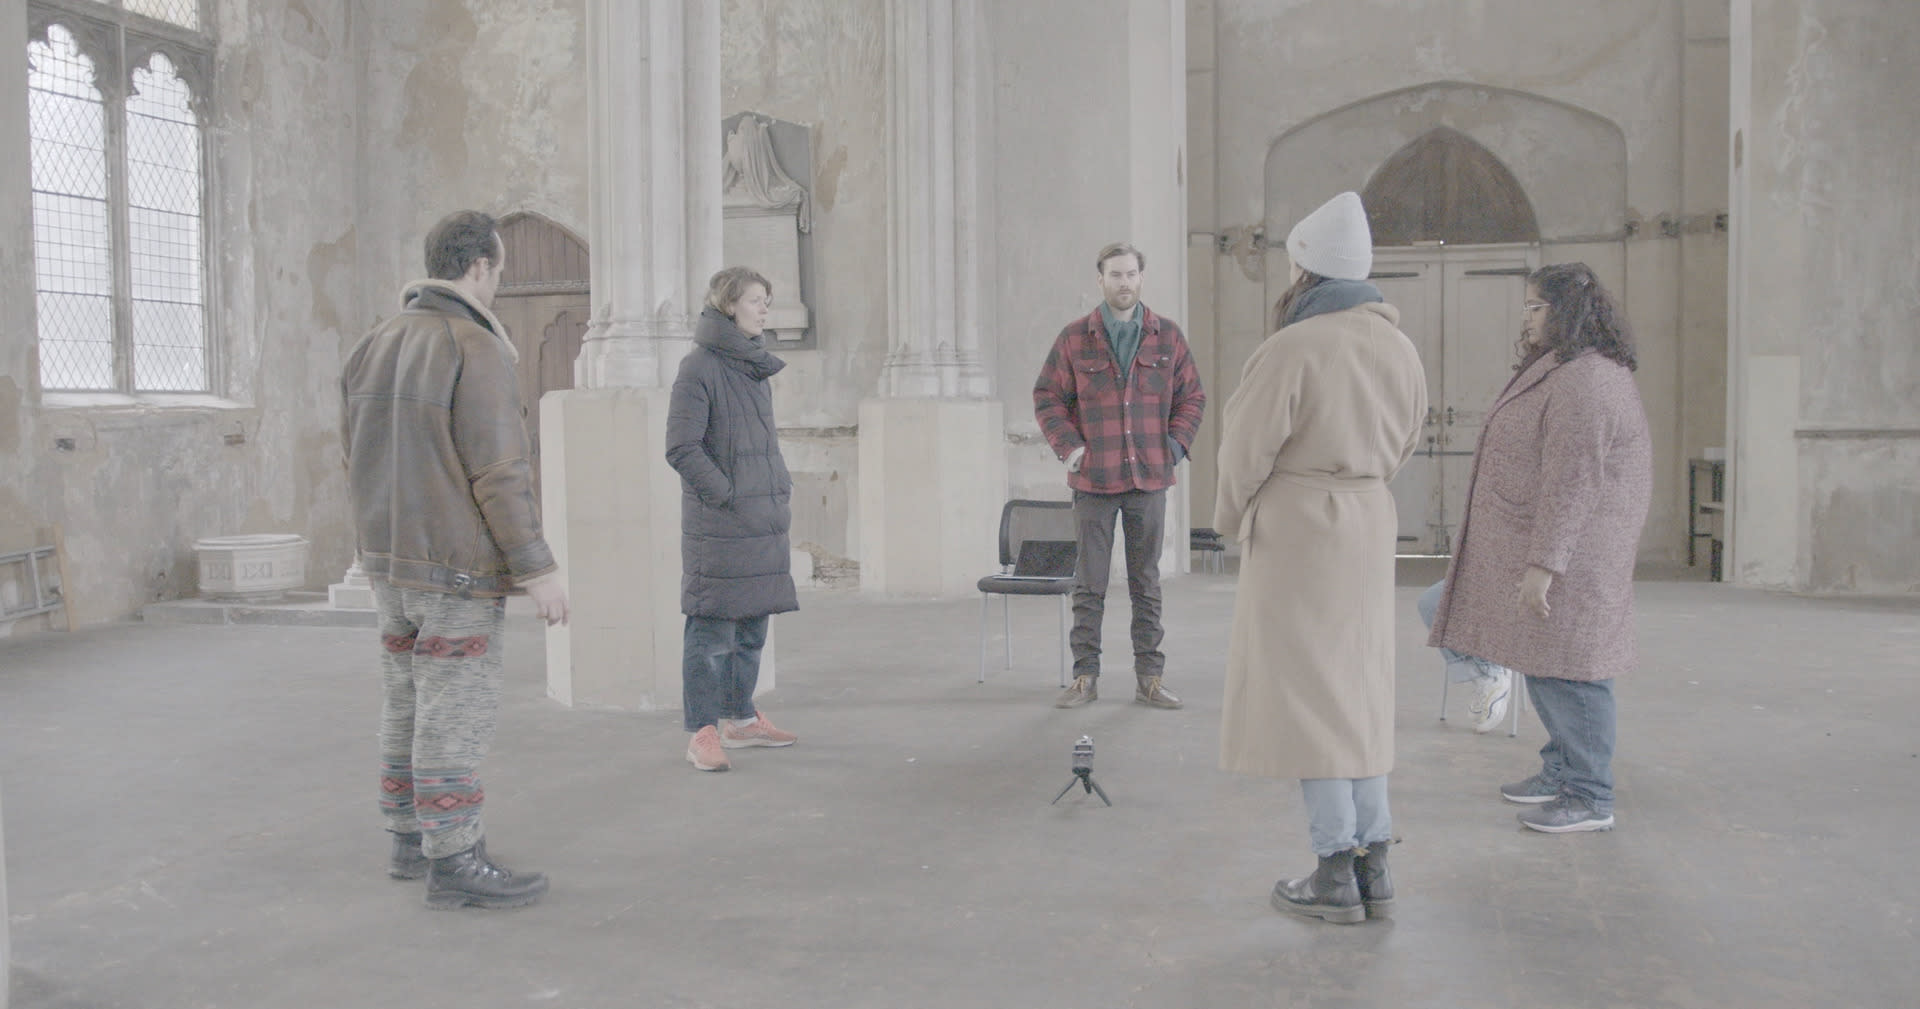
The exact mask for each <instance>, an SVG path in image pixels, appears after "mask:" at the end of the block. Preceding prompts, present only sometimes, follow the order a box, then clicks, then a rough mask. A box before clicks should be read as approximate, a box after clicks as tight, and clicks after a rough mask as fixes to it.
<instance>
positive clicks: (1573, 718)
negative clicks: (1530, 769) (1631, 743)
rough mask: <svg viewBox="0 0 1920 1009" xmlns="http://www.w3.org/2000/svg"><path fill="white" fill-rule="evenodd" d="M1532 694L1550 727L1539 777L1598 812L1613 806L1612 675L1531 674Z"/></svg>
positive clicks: (1535, 707) (1529, 689)
mask: <svg viewBox="0 0 1920 1009" xmlns="http://www.w3.org/2000/svg"><path fill="white" fill-rule="evenodd" d="M1527 694H1528V695H1529V696H1530V697H1532V698H1533V712H1534V714H1536V715H1539V716H1540V724H1541V725H1544V726H1546V729H1547V745H1545V746H1542V747H1541V748H1540V777H1541V778H1542V779H1544V780H1545V781H1546V782H1547V783H1548V784H1550V785H1558V786H1560V794H1561V795H1570V796H1573V797H1574V798H1576V799H1580V800H1583V801H1585V802H1586V804H1587V805H1588V806H1590V807H1592V808H1593V811H1594V812H1596V813H1602V814H1605V813H1611V812H1613V725H1614V707H1613V681H1612V680H1594V681H1591V682H1582V681H1580V680H1558V679H1554V678H1553V677H1551V676H1529V677H1527Z"/></svg>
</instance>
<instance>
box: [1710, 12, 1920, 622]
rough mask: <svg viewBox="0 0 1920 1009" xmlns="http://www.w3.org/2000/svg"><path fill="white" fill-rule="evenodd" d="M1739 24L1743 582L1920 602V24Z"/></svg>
mask: <svg viewBox="0 0 1920 1009" xmlns="http://www.w3.org/2000/svg"><path fill="white" fill-rule="evenodd" d="M1733 20H1734V30H1733V37H1734V42H1733V49H1734V95H1733V102H1734V114H1733V125H1734V127H1735V130H1736V132H1735V152H1736V153H1735V160H1734V164H1735V170H1734V183H1733V184H1734V190H1735V196H1734V200H1735V211H1736V214H1735V222H1734V226H1735V229H1734V243H1733V244H1734V252H1733V270H1734V280H1733V286H1734V295H1733V302H1734V316H1735V318H1734V333H1733V337H1732V342H1733V351H1734V352H1733V361H1734V368H1735V370H1736V374H1735V386H1736V388H1735V391H1734V393H1733V399H1734V402H1733V403H1732V404H1731V405H1730V409H1729V414H1730V415H1731V416H1732V418H1733V423H1734V424H1735V427H1736V431H1735V439H1736V440H1735V446H1736V449H1737V451H1736V455H1735V458H1734V460H1733V474H1734V479H1735V481H1736V485H1737V489H1738V495H1739V497H1738V501H1737V504H1738V505H1739V509H1738V511H1737V513H1736V525H1735V530H1734V549H1733V560H1732V563H1733V569H1734V575H1735V577H1737V578H1738V579H1739V580H1741V581H1743V582H1746V583H1748V584H1753V585H1761V586H1769V587H1779V588H1791V589H1798V590H1802V591H1816V592H1899V593H1911V592H1920V338H1917V337H1916V335H1915V332H1916V330H1915V323H1914V319H1915V318H1916V316H1920V281H1917V280H1916V279H1915V276H1916V275H1915V272H1914V269H1913V240H1914V239H1913V236H1914V235H1915V234H1920V194H1916V192H1915V189H1914V179H1915V178H1916V177H1920V149H1916V147H1915V143H1914V138H1913V131H1912V130H1911V129H1910V128H1908V127H1907V125H1906V124H1907V120H1903V119H1901V118H1900V116H1901V113H1900V112H1898V111H1897V110H1900V109H1904V108H1908V107H1910V106H1911V104H1912V100H1913V98H1914V97H1915V96H1920V69H1917V68H1916V67H1915V66H1914V63H1913V61H1912V59H1911V58H1910V54H1911V53H1912V52H1913V51H1914V50H1915V48H1916V47H1920V7H1917V6H1915V5H1913V4H1910V3H1904V2H1899V0H1807V2H1804V3H1803V2H1787V0H1738V2H1736V3H1735V5H1734V14H1733ZM1908 118H1909V119H1910V117H1908Z"/></svg>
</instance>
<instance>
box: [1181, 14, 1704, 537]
mask: <svg viewBox="0 0 1920 1009" xmlns="http://www.w3.org/2000/svg"><path fill="white" fill-rule="evenodd" d="M1189 10H1190V12H1193V13H1194V14H1195V15H1196V16H1197V20H1196V21H1194V22H1190V23H1192V24H1194V26H1195V27H1194V30H1195V31H1200V30H1206V31H1210V32H1211V33H1212V36H1213V45H1212V46H1211V48H1210V49H1208V50H1203V53H1204V55H1205V56H1206V57H1207V58H1208V59H1209V60H1210V62H1211V65H1210V66H1208V67H1207V68H1206V70H1207V79H1206V84H1207V86H1208V87H1210V88H1211V89H1213V90H1214V91H1215V98H1214V100H1213V102H1212V103H1211V104H1210V105H1208V106H1203V107H1199V108H1196V110H1195V121H1194V123H1193V127H1192V129H1193V133H1194V135H1196V136H1208V137H1212V138H1214V150H1213V154H1212V157H1211V159H1209V160H1210V161H1211V163H1212V165H1213V178H1212V180H1211V187H1210V188H1211V193H1212V198H1211V199H1210V200H1206V201H1200V200H1196V201H1195V203H1194V206H1193V211H1192V212H1193V214H1194V219H1195V220H1196V221H1200V222H1205V224H1206V226H1207V227H1208V229H1209V230H1213V231H1225V232H1229V233H1232V232H1233V230H1234V229H1244V228H1247V227H1250V226H1252V225H1254V224H1257V223H1260V222H1262V221H1265V220H1267V219H1268V218H1270V217H1273V216H1274V214H1275V208H1274V207H1271V206H1269V205H1268V192H1269V188H1268V174H1267V173H1268V172H1269V171H1270V170H1271V166H1270V163H1269V150H1270V148H1271V146H1272V145H1273V143H1274V141H1275V140H1276V139H1277V138H1279V137H1280V136H1281V135H1283V134H1285V133H1286V132H1287V131H1289V130H1291V129H1294V128H1296V127H1299V126H1301V125H1302V124H1304V123H1308V122H1310V121H1312V120H1313V119H1315V118H1316V117H1318V116H1321V115H1323V114H1325V113H1328V112H1331V111H1333V110H1336V109H1340V108H1342V107H1344V106H1348V105H1352V104H1354V103H1358V102H1362V101H1364V100H1366V99H1369V98H1372V97H1375V96H1379V95H1383V94H1386V93H1388V92H1393V91H1398V90H1401V89H1406V88H1414V87H1419V86H1426V85H1432V84H1436V83H1440V82H1457V83H1462V84H1469V85H1475V86H1479V87H1481V88H1486V89H1504V90H1506V91H1511V92H1521V93H1525V94H1528V95H1535V96H1539V97H1540V98H1544V99H1548V100H1550V101H1552V102H1558V103H1563V104H1565V105H1568V106H1572V107H1574V108H1577V109H1580V110H1584V111H1585V112H1588V113H1592V114H1593V115H1595V116H1598V117H1601V118H1603V119H1605V120H1607V121H1610V122H1611V123H1612V124H1613V125H1614V126H1616V127H1617V128H1618V131H1619V135H1620V137H1621V138H1622V139H1623V140H1624V143H1625V157H1626V178H1625V199H1626V216H1627V217H1628V218H1629V219H1638V220H1643V221H1645V222H1647V223H1646V225H1645V226H1644V227H1642V229H1641V231H1640V233H1639V234H1638V235H1637V236H1636V237H1635V240H1633V241H1629V242H1627V243H1625V244H1624V247H1623V245H1622V243H1619V242H1612V243H1605V244H1599V245H1593V244H1574V245H1557V246H1548V247H1547V248H1545V249H1544V250H1543V253H1542V258H1543V261H1546V262H1553V261H1557V260H1563V259H1571V258H1585V259H1588V260H1589V261H1590V262H1592V263H1593V265H1594V267H1595V268H1596V270H1598V271H1599V272H1600V274H1601V276H1602V277H1603V278H1604V279H1606V280H1607V282H1608V283H1610V284H1612V285H1614V286H1616V287H1618V288H1624V295H1625V298H1624V300H1625V302H1626V306H1627V311H1628V314H1629V316H1630V318H1631V319H1632V321H1633V323H1634V327H1635V331H1636V335H1637V336H1638V339H1639V341H1640V348H1641V355H1640V357H1641V369H1640V371H1639V373H1638V381H1639V383H1640V388H1641V394H1642V396H1643V398H1644V400H1645V402H1646V405H1647V412H1648V419H1649V421H1650V422H1651V424H1652V425H1653V429H1654V439H1655V452H1656V458H1655V467H1656V468H1655V490H1654V494H1655V498H1654V506H1653V512H1652V515H1651V516H1650V518H1649V520H1648V524H1647V529H1646V532H1645V534H1644V535H1643V537H1642V541H1641V554H1642V557H1643V559H1660V560H1665V559H1671V558H1675V557H1678V556H1679V555H1680V554H1681V552H1682V550H1683V548H1684V539H1683V531H1684V526H1685V522H1686V515H1685V508H1686V488H1685V486H1684V481H1683V476H1684V473H1685V460H1686V458H1687V456H1688V455H1689V454H1692V453H1693V452H1695V451H1696V448H1695V444H1694V443H1695V442H1704V443H1707V444H1717V443H1718V441H1717V438H1716V433H1715V432H1713V431H1712V430H1711V428H1712V427H1713V425H1712V423H1711V419H1710V418H1709V419H1708V420H1707V421H1706V422H1704V423H1703V422H1700V421H1699V420H1698V417H1699V413H1698V412H1695V413H1693V414H1690V415H1689V416H1693V417H1694V418H1695V423H1694V426H1695V427H1701V428H1705V429H1706V430H1702V431H1701V432H1699V433H1695V434H1692V435H1690V436H1689V435H1685V434H1683V411H1682V403H1683V401H1684V400H1686V399H1688V398H1689V397H1691V396H1692V395H1693V394H1694V390H1696V389H1698V388H1701V387H1704V388H1705V389H1706V390H1707V392H1708V394H1711V391H1712V389H1713V387H1714V385H1713V383H1714V380H1713V379H1712V378H1705V379H1702V378H1698V377H1697V376H1696V377H1695V378H1694V379H1691V380H1689V381H1687V383H1686V384H1685V388H1684V390H1683V383H1682V370H1683V359H1690V360H1694V361H1696V362H1697V361H1699V360H1700V358H1701V357H1702V355H1701V354H1700V353H1698V352H1694V353H1683V347H1682V332H1683V331H1682V328H1681V294H1682V292H1681V284H1682V258H1681V256H1682V254H1681V250H1680V244H1681V243H1680V242H1679V241H1678V240H1675V239H1671V238H1667V237H1664V236H1662V235H1661V234H1660V229H1659V228H1658V227H1657V226H1656V225H1655V224H1654V223H1653V221H1654V219H1656V218H1657V217H1659V216H1660V215H1662V214H1670V215H1676V216H1677V215H1680V214H1681V213H1682V212H1683V210H1685V211H1692V210H1694V208H1693V207H1691V206H1689V204H1688V201H1686V200H1683V188H1682V176H1683V172H1682V166H1683V155H1684V153H1685V151H1686V150H1687V145H1688V144H1689V143H1694V142H1697V143H1699V144H1701V145H1704V149H1705V150H1707V151H1708V152H1712V151H1714V150H1717V149H1718V148H1719V145H1720V143H1721V141H1720V140H1719V139H1718V138H1716V137H1713V136H1712V135H1711V134H1710V133H1704V132H1695V133H1693V134H1688V136H1690V137H1694V138H1697V139H1696V140H1688V139H1686V138H1683V131H1682V120H1683V113H1684V112H1685V111H1686V110H1687V108H1688V106H1687V105H1686V101H1687V96H1686V93H1685V89H1684V88H1683V64H1684V59H1683V56H1684V43H1685V37H1686V28H1685V23H1684V18H1683V3H1682V2H1681V0H1618V2H1610V3H1606V4H1592V3H1586V2H1579V0H1209V2H1207V3H1204V4H1197V5H1190V7H1189ZM1705 33H1706V30H1703V32H1702V34H1705ZM1696 83H1700V79H1699V78H1696ZM1700 101H1701V103H1703V104H1702V106H1701V107H1702V108H1703V109H1704V110H1705V112H1704V115H1706V116H1708V117H1710V116H1711V115H1712V114H1713V112H1712V110H1713V108H1714V104H1715V103H1714V101H1713V99H1712V98H1711V97H1710V96H1709V97H1705V98H1702V99H1700ZM1721 101H1722V102H1724V99H1721ZM1496 104H1497V103H1496ZM1414 111H1415V112H1418V111H1419V110H1414ZM1489 111H1490V112H1491V113H1492V114H1494V115H1496V116H1500V115H1504V114H1506V112H1510V111H1511V110H1502V109H1501V108H1497V107H1494V108H1490V109H1489ZM1461 114H1462V115H1470V114H1477V113H1473V112H1472V110H1471V109H1469V110H1468V111H1467V112H1463V113H1461ZM1203 116H1204V117H1206V118H1207V119H1208V120H1209V121H1207V122H1205V123H1202V122H1201V121H1200V119H1201V117H1203ZM1468 125H1470V126H1473V125H1478V126H1481V127H1485V129H1484V130H1483V131H1482V132H1483V133H1485V134H1487V135H1488V136H1500V135H1503V134H1504V135H1507V136H1512V137H1513V138H1514V142H1513V143H1511V144H1510V145H1509V148H1510V149H1509V150H1505V151H1502V152H1501V153H1502V156H1503V157H1506V158H1508V159H1509V161H1510V167H1511V168H1512V169H1513V170H1514V172H1515V174H1516V175H1517V176H1519V177H1520V178H1522V179H1528V178H1529V177H1530V176H1531V177H1535V178H1538V177H1539V176H1541V175H1542V174H1543V173H1549V174H1550V173H1552V172H1553V171H1554V164H1555V158H1556V157H1557V156H1558V154H1557V150H1556V149H1555V148H1554V147H1553V146H1552V145H1551V140H1550V138H1546V137H1541V136H1534V135H1531V134H1529V133H1528V132H1527V131H1528V130H1529V129H1531V127H1528V126H1526V124H1523V123H1517V122H1507V121H1496V122H1487V123H1479V124H1474V123H1469V124H1468ZM1701 126H1702V129H1704V126H1705V124H1704V123H1702V124H1701ZM1383 128H1384V127H1383ZM1516 131H1518V132H1516ZM1346 139H1347V140H1348V141H1352V140H1354V138H1346ZM1348 146H1351V143H1349V144H1348ZM1388 146H1392V145H1388ZM1390 153H1391V151H1386V152H1385V153H1383V154H1382V155H1381V156H1380V157H1381V159H1384V157H1385V156H1386V154H1390ZM1709 156H1710V155H1709ZM1199 163H1200V162H1199V160H1198V159H1196V164H1199ZM1377 167H1378V166H1377V164H1369V165H1354V166H1352V167H1351V171H1350V172H1349V177H1348V178H1347V179H1346V188H1353V189H1356V190H1357V189H1360V188H1361V187H1362V186H1364V185H1365V183H1366V181H1367V178H1368V177H1369V176H1370V175H1371V173H1372V171H1373V170H1374V169H1375V168H1377ZM1536 187H1537V188H1542V189H1543V190H1545V191H1543V192H1541V193H1537V194H1530V195H1533V196H1534V198H1535V202H1536V204H1538V203H1540V202H1542V197H1551V196H1552V191H1551V187H1550V186H1548V185H1546V184H1545V183H1537V184H1536ZM1696 191H1697V192H1699V193H1700V194H1701V196H1702V198H1703V200H1704V201H1705V202H1709V203H1710V202H1712V197H1713V195H1715V194H1713V193H1711V191H1708V190H1699V189H1697V190H1696ZM1548 202H1553V203H1558V204H1564V205H1570V206H1573V207H1574V208H1575V212H1573V213H1570V214H1568V215H1566V219H1565V220H1564V221H1557V220H1556V219H1555V217H1554V216H1553V215H1552V214H1551V213H1549V214H1545V215H1543V217H1542V226H1543V228H1544V229H1548V230H1549V231H1551V232H1553V233H1552V234H1550V235H1549V236H1548V237H1550V238H1552V237H1561V238H1566V237H1573V236H1577V235H1579V234H1580V233H1581V227H1580V226H1581V225H1584V224H1586V223H1588V222H1589V219H1593V218H1594V217H1595V215H1594V214H1593V213H1590V212H1587V213H1582V212H1579V210H1580V204H1579V201H1578V200H1558V201H1554V200H1549V201H1548ZM1722 206H1724V205H1722ZM1305 209H1311V208H1310V207H1308V208H1305ZM1588 209H1589V210H1590V209H1591V208H1588ZM1714 209H1720V208H1718V207H1716V208H1714ZM1708 212H1709V213H1710V212H1711V211H1708ZM1283 216H1286V217H1289V218H1292V217H1295V216H1297V215H1296V214H1295V212H1294V209H1292V208H1289V209H1288V210H1287V211H1286V213H1285V214H1284V215H1283ZM1290 223H1291V222H1290V221H1288V222H1287V223H1285V224H1282V225H1278V226H1276V225H1275V224H1273V223H1272V222H1270V221H1269V222H1268V228H1269V234H1268V235H1267V238H1268V240H1269V241H1274V242H1278V241H1279V240H1281V239H1283V238H1284V237H1285V229H1286V228H1287V227H1290ZM1199 226H1200V225H1196V227H1199ZM1276 230H1277V231H1278V232H1279V233H1278V234H1275V233H1273V232H1274V231H1276ZM1194 253H1195V257H1196V260H1197V259H1198V258H1199V257H1200V256H1202V255H1204V254H1205V249H1204V247H1201V246H1196V247H1195V250H1194ZM1710 254H1711V253H1707V255H1710ZM1272 256H1274V257H1280V256H1283V254H1282V253H1279V252H1277V251H1276V252H1274V253H1272ZM1269 265H1270V264H1269ZM1196 269H1198V267H1196ZM1207 272H1208V274H1209V275H1210V276H1211V277H1213V278H1214V280H1213V283H1212V284H1211V285H1210V289H1209V287H1208V286H1207V285H1203V284H1196V285H1195V288H1194V291H1195V297H1196V298H1197V299H1198V298H1208V297H1210V298H1211V300H1212V302H1213V304H1212V310H1211V312H1206V311H1205V310H1202V315H1211V317H1212V319H1213V321H1214V324H1215V326H1216V327H1217V332H1216V333H1214V334H1210V335H1209V337H1208V338H1210V339H1212V340H1214V341H1217V346H1218V347H1219V348H1220V353H1219V355H1218V356H1217V358H1216V361H1215V370H1214V372H1213V373H1212V374H1210V375H1209V376H1208V378H1209V379H1211V382H1210V388H1211V389H1212V390H1213V391H1214V394H1215V395H1217V396H1218V397H1219V399H1218V400H1217V401H1218V402H1224V399H1225V397H1226V396H1227V395H1228V394H1229V393H1230V392H1231V390H1232V388H1233V386H1234V385H1235V384H1237V379H1238V375H1239V371H1240V368H1241V367H1242V366H1243V365H1244V362H1245V357H1246V353H1247V352H1248V348H1251V347H1253V346H1257V345H1258V343H1259V342H1260V340H1261V339H1263V338H1264V337H1265V336H1266V335H1267V332H1266V326H1265V316H1266V313H1267V311H1268V308H1269V297H1268V296H1269V295H1270V294H1272V293H1274V292H1273V291H1271V290H1270V288H1271V285H1270V284H1269V283H1268V278H1267V274H1270V273H1271V272H1273V271H1272V269H1271V268H1269V269H1265V270H1261V269H1255V270H1253V272H1252V279H1250V278H1249V275H1248V273H1247V271H1245V270H1243V269H1242V267H1241V266H1240V265H1239V264H1236V263H1235V262H1234V261H1233V260H1232V259H1230V258H1228V257H1217V258H1216V261H1215V268H1214V269H1213V270H1211V271H1207ZM1688 277H1689V279H1692V280H1695V281H1697V282H1698V283H1700V284H1703V285H1711V284H1712V283H1714V278H1713V276H1712V275H1711V274H1710V272H1707V271H1705V270H1703V269H1696V270H1693V271H1692V272H1690V273H1689V274H1688ZM1722 290H1723V289H1722ZM1718 294H1719V291H1715V290H1705V291H1703V292H1702V293H1701V294H1700V296H1699V298H1698V299H1697V300H1696V301H1694V302H1690V304H1692V305H1693V312H1692V315H1691V317H1690V322H1689V325H1688V326H1687V328H1686V330H1685V333H1686V334H1687V338H1688V339H1690V340H1694V341H1704V342H1710V341H1712V340H1713V339H1715V334H1716V333H1717V332H1721V331H1723V330H1724V311H1721V312H1718V313H1716V312H1715V311H1714V309H1713V305H1714V304H1715V301H1716V295H1718ZM1236 348H1238V349H1236ZM1721 371H1722V373H1724V369H1721ZM1710 439H1711V440H1710ZM1197 503H1198V502H1197ZM1210 503H1211V495H1210V494H1209V495H1206V503H1205V504H1201V505H1199V507H1198V509H1197V510H1198V511H1199V512H1200V513H1201V514H1203V515H1204V514H1205V512H1206V511H1207V507H1208V506H1209V505H1210Z"/></svg>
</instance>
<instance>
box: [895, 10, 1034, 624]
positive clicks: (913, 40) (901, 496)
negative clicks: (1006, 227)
mask: <svg viewBox="0 0 1920 1009" xmlns="http://www.w3.org/2000/svg"><path fill="white" fill-rule="evenodd" d="M887 20H888V40H887V41H888V66H889V77H888V95H887V106H888V119H889V126H890V129H889V141H888V156H889V159H890V163H889V174H888V186H887V202H888V215H889V232H888V242H887V245H888V249H887V251H888V256H887V262H888V271H887V293H888V322H889V325H890V328H891V347H890V350H889V352H888V354H887V359H886V363H885V365H884V367H883V368H882V370H881V375H880V390H879V392H880V395H879V397H878V398H874V399H869V400H866V401H865V402H863V403H862V404H861V406H860V584H861V588H862V589H863V590H866V591H869V592H882V593H896V594H910V595H922V596H953V595H964V594H968V593H970V592H972V590H973V583H974V582H975V581H977V580H978V579H979V578H980V576H981V575H983V574H986V573H988V572H990V571H992V570H994V568H995V558H996V549H995V538H996V536H997V535H998V529H999V513H1000V505H1001V503H1002V501H1003V500H1004V498H1005V494H1006V486H1007V478H1006V421H1005V417H1004V414H1003V410H1004V408H1003V407H1002V405H1001V404H1000V403H999V402H997V401H995V400H993V399H992V398H991V397H992V393H993V389H992V385H993V383H992V380H991V378H990V377H989V374H988V371H987V368H986V366H985V363H984V362H983V361H982V359H981V334H982V332H983V331H984V330H985V328H986V327H985V318H984V317H985V314H986V313H985V309H986V305H987V300H986V298H984V297H983V296H982V291H981V286H982V282H981V273H982V270H981V254H982V250H983V247H984V243H983V241H982V239H981V234H980V229H981V225H982V223H983V222H984V221H985V220H986V219H987V215H986V214H985V213H983V210H982V205H981V204H982V194H983V187H982V185H981V180H980V150H979V137H980V116H981V112H982V106H981V101H980V88H981V82H982V81H983V80H984V79H985V74H984V73H983V72H982V68H981V49H980V42H979V39H980V33H981V17H980V11H979V0H890V3H889V4H888V7H887Z"/></svg>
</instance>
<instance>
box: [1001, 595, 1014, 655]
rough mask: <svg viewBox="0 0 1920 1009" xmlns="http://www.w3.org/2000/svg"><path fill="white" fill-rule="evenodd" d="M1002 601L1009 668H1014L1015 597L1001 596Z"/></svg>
mask: <svg viewBox="0 0 1920 1009" xmlns="http://www.w3.org/2000/svg"><path fill="white" fill-rule="evenodd" d="M1000 601H1001V605H1000V616H1001V618H1002V619H1004V620H1005V622H1006V634H1007V668H1008V669H1012V668H1013V597H1012V596H1001V597H1000Z"/></svg>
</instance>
